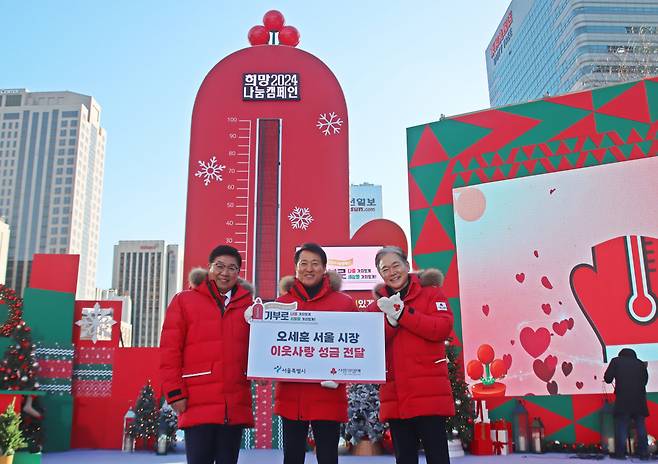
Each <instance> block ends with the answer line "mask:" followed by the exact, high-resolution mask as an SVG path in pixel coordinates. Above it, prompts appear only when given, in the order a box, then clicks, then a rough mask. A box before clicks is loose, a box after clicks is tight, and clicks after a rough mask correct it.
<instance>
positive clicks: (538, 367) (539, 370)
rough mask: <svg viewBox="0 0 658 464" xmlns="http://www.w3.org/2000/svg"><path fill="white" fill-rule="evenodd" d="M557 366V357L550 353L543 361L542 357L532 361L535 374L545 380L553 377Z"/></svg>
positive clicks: (547, 380)
mask: <svg viewBox="0 0 658 464" xmlns="http://www.w3.org/2000/svg"><path fill="white" fill-rule="evenodd" d="M556 367H557V358H556V357H555V356H553V355H550V354H549V355H548V356H546V358H545V359H544V360H543V361H542V360H541V359H535V360H534V361H533V363H532V370H533V371H534V372H535V375H536V376H537V377H539V378H540V379H541V380H543V381H544V382H549V381H550V380H551V379H552V378H553V375H555V368H556Z"/></svg>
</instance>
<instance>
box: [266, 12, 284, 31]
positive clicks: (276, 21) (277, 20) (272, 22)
mask: <svg viewBox="0 0 658 464" xmlns="http://www.w3.org/2000/svg"><path fill="white" fill-rule="evenodd" d="M285 23H286V20H285V18H284V17H283V14H281V12H280V11H277V10H270V11H268V12H267V13H265V15H264V16H263V25H264V26H265V28H266V29H267V30H268V31H270V32H279V31H280V30H281V28H282V27H283V25H284V24H285Z"/></svg>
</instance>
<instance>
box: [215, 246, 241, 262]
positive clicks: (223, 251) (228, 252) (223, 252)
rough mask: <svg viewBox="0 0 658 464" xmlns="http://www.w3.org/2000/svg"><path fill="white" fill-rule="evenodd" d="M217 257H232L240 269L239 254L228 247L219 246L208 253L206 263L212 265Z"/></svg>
mask: <svg viewBox="0 0 658 464" xmlns="http://www.w3.org/2000/svg"><path fill="white" fill-rule="evenodd" d="M218 256H233V257H234V258H235V259H236V260H237V262H238V267H242V256H240V252H239V251H238V250H236V249H235V248H233V247H232V246H230V245H219V246H217V247H215V248H214V249H213V250H212V251H211V252H210V256H209V257H208V262H209V263H212V262H213V261H215V258H217V257H218Z"/></svg>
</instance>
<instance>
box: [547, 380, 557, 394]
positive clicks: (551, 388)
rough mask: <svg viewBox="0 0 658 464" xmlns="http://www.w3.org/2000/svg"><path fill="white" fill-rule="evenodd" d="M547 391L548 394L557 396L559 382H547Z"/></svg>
mask: <svg viewBox="0 0 658 464" xmlns="http://www.w3.org/2000/svg"><path fill="white" fill-rule="evenodd" d="M546 390H548V393H550V394H551V395H557V382H556V381H555V380H552V381H550V382H546Z"/></svg>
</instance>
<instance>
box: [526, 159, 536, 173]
mask: <svg viewBox="0 0 658 464" xmlns="http://www.w3.org/2000/svg"><path fill="white" fill-rule="evenodd" d="M522 164H523V165H524V166H525V168H526V169H527V170H528V172H529V173H530V174H532V171H534V170H535V166H536V165H537V160H536V159H534V160H528V161H524V162H523V163H522Z"/></svg>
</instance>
